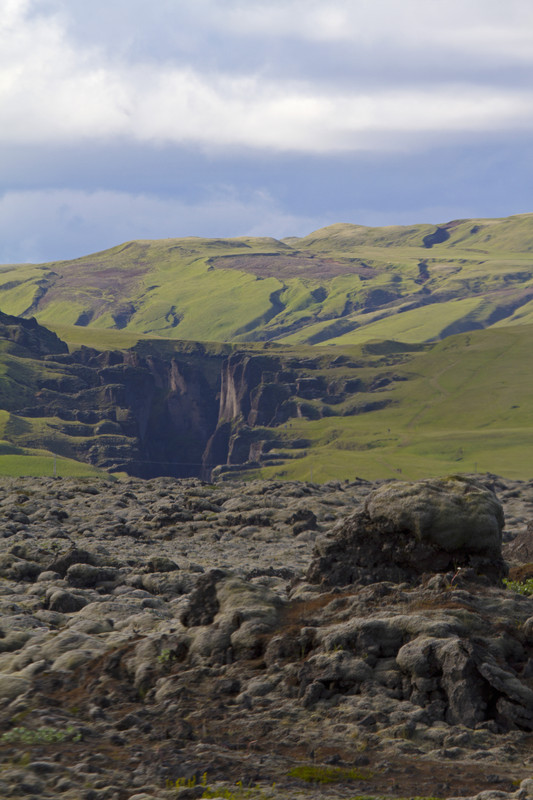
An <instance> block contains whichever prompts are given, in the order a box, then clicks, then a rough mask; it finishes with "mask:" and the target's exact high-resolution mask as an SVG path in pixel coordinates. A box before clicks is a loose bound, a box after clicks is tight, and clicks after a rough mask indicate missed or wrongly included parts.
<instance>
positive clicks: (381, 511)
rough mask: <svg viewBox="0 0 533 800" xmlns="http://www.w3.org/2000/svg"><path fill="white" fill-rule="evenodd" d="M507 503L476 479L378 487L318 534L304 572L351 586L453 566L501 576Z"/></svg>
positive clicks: (504, 571) (474, 574) (488, 576)
mask: <svg viewBox="0 0 533 800" xmlns="http://www.w3.org/2000/svg"><path fill="white" fill-rule="evenodd" d="M503 524H504V518H503V511H502V507H501V505H500V503H499V501H498V499H497V498H496V496H495V495H494V494H493V492H491V491H490V490H489V489H487V488H486V487H485V486H483V485H482V484H481V483H479V482H478V481H475V480H472V479H468V478H462V477H453V478H447V479H442V478H437V479H430V480H423V481H416V482H414V483H403V482H402V483H393V484H387V485H385V486H382V487H380V488H379V489H377V490H376V491H375V492H373V493H372V494H371V495H369V496H368V498H367V499H366V501H365V505H364V510H363V511H362V512H358V513H356V514H353V515H352V516H350V517H348V518H347V519H345V520H344V521H343V522H342V523H341V524H339V525H338V526H336V527H335V528H334V529H333V530H331V531H330V532H329V533H328V534H327V535H326V536H325V537H322V538H321V539H319V540H318V541H317V544H316V548H315V558H314V560H313V561H312V563H311V565H310V568H309V571H308V574H307V579H308V580H309V582H310V583H326V584H329V585H334V586H335V585H337V586H338V585H341V586H342V585H346V584H350V583H361V584H369V583H374V582H377V581H395V582H402V581H406V580H407V581H412V580H416V579H418V578H419V577H420V576H421V575H423V574H424V573H431V572H435V573H436V572H444V573H446V572H450V571H453V572H454V573H455V572H456V570H457V569H458V568H459V567H461V568H462V569H463V573H462V575H463V576H470V577H471V578H472V579H479V578H480V577H481V576H483V579H484V580H487V579H488V580H489V581H491V582H492V581H496V582H499V581H501V579H502V577H504V576H505V575H506V574H507V567H506V565H505V562H504V561H503V559H502V555H501V541H502V528H503Z"/></svg>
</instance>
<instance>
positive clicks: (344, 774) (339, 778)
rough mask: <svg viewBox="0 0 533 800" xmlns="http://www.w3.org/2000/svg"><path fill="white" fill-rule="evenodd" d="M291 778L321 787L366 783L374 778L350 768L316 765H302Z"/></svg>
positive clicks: (292, 773)
mask: <svg viewBox="0 0 533 800" xmlns="http://www.w3.org/2000/svg"><path fill="white" fill-rule="evenodd" d="M289 777H290V778H297V779H298V780H301V781H305V782H306V783H315V784H318V785H321V786H324V785H327V784H332V783H349V782H351V781H365V780H369V779H370V778H371V777H372V773H371V772H368V771H365V770H360V769H354V768H349V767H326V766H322V765H315V764H300V765H298V766H296V767H293V768H292V769H291V770H290V772H289Z"/></svg>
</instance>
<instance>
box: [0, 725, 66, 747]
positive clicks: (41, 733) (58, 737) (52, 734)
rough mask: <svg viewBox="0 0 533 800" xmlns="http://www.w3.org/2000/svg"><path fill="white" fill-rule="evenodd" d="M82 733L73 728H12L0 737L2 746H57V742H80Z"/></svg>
mask: <svg viewBox="0 0 533 800" xmlns="http://www.w3.org/2000/svg"><path fill="white" fill-rule="evenodd" d="M80 740H81V733H80V732H79V731H77V730H76V729H75V728H73V727H72V726H69V727H68V728H66V729H65V730H58V729H57V728H36V729H35V730H33V729H32V728H24V727H18V728H12V729H11V730H10V731H5V733H3V734H2V735H1V736H0V742H2V744H55V743H57V742H67V741H68V742H79V741H80Z"/></svg>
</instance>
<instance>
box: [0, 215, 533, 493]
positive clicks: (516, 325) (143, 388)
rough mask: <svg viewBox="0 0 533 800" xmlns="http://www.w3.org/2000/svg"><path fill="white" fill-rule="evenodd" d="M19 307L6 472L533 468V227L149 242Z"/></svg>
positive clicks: (8, 276)
mask: <svg viewBox="0 0 533 800" xmlns="http://www.w3.org/2000/svg"><path fill="white" fill-rule="evenodd" d="M0 311H1V312H3V313H0V472H1V471H3V470H7V471H8V472H9V471H11V474H35V472H37V473H39V470H42V473H39V474H52V470H53V469H54V468H55V469H57V467H58V464H59V461H58V457H59V458H62V459H65V460H64V461H63V462H61V463H62V465H63V466H62V469H63V471H67V470H70V471H72V470H80V469H81V470H82V474H93V471H94V470H106V471H109V472H127V473H130V474H135V475H142V476H145V477H149V476H150V475H154V474H170V475H175V476H180V477H183V476H185V475H203V476H206V477H207V476H209V474H210V472H211V470H214V473H213V474H215V475H216V474H219V475H220V476H221V477H223V478H224V479H230V478H231V477H233V476H235V475H237V476H243V475H244V476H256V475H262V476H272V477H273V476H276V477H287V478H289V477H290V478H305V479H313V480H315V481H323V480H328V479H332V478H342V479H345V478H350V477H354V476H355V475H359V476H361V477H365V478H369V479H374V478H382V477H398V476H404V477H408V478H416V477H423V476H424V475H438V474H446V473H449V472H452V471H458V472H476V471H490V472H496V473H500V474H502V475H505V476H508V477H513V478H527V477H531V459H530V453H531V445H532V443H533V441H532V440H533V401H532V400H531V397H532V394H533V393H532V389H533V386H532V381H533V379H532V378H531V377H530V375H531V369H530V368H529V364H530V361H531V359H530V348H531V341H532V333H533V215H531V214H526V215H520V216H515V217H509V218H507V219H501V220H459V221H454V222H450V223H446V224H443V225H439V226H432V225H414V226H404V227H401V226H393V227H387V228H368V227H362V226H357V225H348V224H337V225H332V226H329V227H327V228H323V229H321V230H319V231H315V232H314V233H312V234H310V235H309V236H306V237H302V238H296V237H293V238H290V239H286V240H284V241H277V240H274V239H268V238H255V239H252V238H240V239H227V240H223V239H214V240H209V239H200V238H185V239H171V240H163V241H154V242H148V241H138V242H130V243H127V244H124V245H120V246H118V247H115V248H112V249H111V250H107V251H103V252H101V253H96V254H93V255H91V256H85V257H83V258H79V259H76V260H73V261H67V262H57V263H53V264H39V265H30V264H26V265H5V266H3V267H0ZM6 313H7V314H14V315H19V317H21V319H15V318H7V317H6V316H5V314H6ZM31 317H35V318H36V319H37V320H38V322H39V323H40V324H41V325H43V326H46V328H43V327H40V326H39V325H38V324H37V323H36V322H35V321H32V320H30V319H29V318H31ZM47 329H49V330H47ZM50 330H52V331H55V332H56V333H57V334H58V335H59V336H60V339H61V340H63V341H60V339H58V338H57V337H56V336H54V334H53V333H50ZM65 342H66V343H67V344H68V347H67V345H66V344H65ZM67 351H70V352H67ZM43 459H44V460H43ZM25 470H26V472H25ZM32 470H33V472H32ZM83 470H86V472H85V473H84V472H83Z"/></svg>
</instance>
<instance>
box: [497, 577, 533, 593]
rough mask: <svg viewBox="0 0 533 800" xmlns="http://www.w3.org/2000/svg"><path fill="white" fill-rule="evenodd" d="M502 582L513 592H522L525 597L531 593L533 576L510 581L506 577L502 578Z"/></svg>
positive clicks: (532, 591)
mask: <svg viewBox="0 0 533 800" xmlns="http://www.w3.org/2000/svg"><path fill="white" fill-rule="evenodd" d="M503 582H504V584H505V586H506V587H507V588H508V589H511V591H513V592H517V593H518V594H523V595H525V596H526V597H529V596H530V595H532V594H533V578H527V580H525V581H511V580H509V579H508V578H504V579H503Z"/></svg>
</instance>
